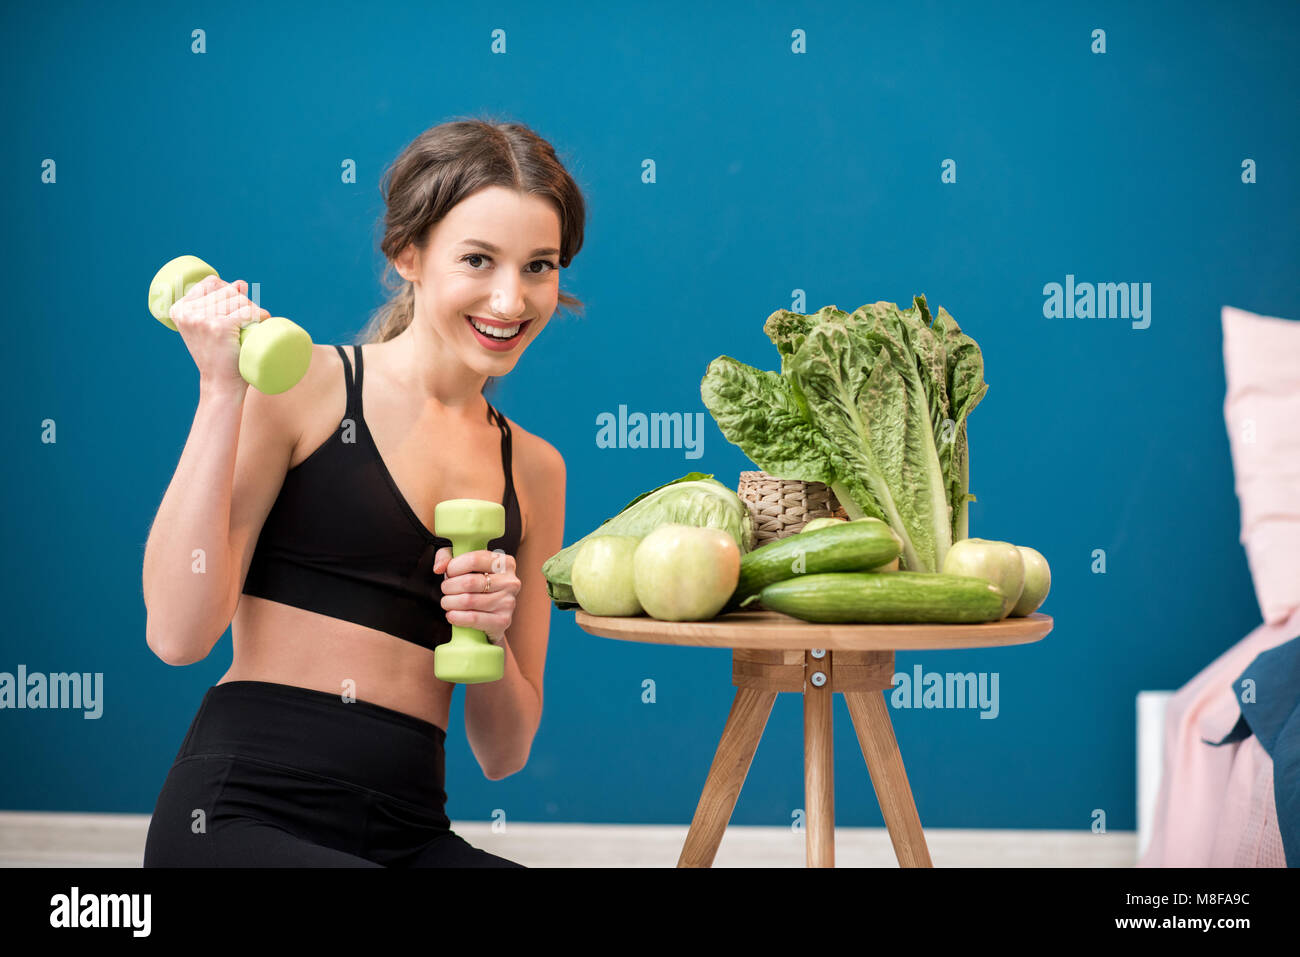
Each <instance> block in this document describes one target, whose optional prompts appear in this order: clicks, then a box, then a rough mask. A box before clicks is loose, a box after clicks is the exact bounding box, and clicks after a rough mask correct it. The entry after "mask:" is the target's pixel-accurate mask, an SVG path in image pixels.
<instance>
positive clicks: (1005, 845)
mask: <svg viewBox="0 0 1300 957" xmlns="http://www.w3.org/2000/svg"><path fill="white" fill-rule="evenodd" d="M148 827H149V815H147V814H45V813H34V812H25V811H4V812H0V867H139V866H140V863H141V860H142V859H143V855H144V839H145V833H146V831H147V830H148ZM452 830H454V831H455V832H456V833H457V834H459V835H460V836H461V837H463V838H465V840H467V841H469V843H471V844H473V845H474V846H475V847H481V848H483V849H484V850H486V851H491V852H492V853H493V854H499V855H501V856H502V857H508V858H510V859H511V860H513V861H518V862H519V863H520V864H525V865H527V866H529V867H675V866H676V865H677V857H678V855H679V854H680V853H681V849H682V844H683V843H684V842H685V840H686V831H687V827H686V825H681V826H641V825H638V826H631V827H627V826H619V825H607V824H516V823H511V824H508V825H507V827H506V830H505V832H497V833H494V832H493V830H492V825H491V824H487V823H481V822H463V823H458V822H456V821H453V822H452ZM925 836H926V842H927V844H928V845H929V848H930V858H931V860H932V861H933V862H934V865H935V866H936V867H1131V866H1133V863H1134V861H1135V860H1136V857H1137V834H1136V832H1134V831H1111V832H1109V833H1106V834H1093V833H1092V832H1091V831H1086V830H1083V831H984V830H952V829H946V828H926V829H925ZM804 864H805V859H804V835H803V833H802V832H799V833H795V832H793V831H791V830H790V829H789V828H778V827H740V826H732V827H728V828H727V833H726V835H725V836H724V837H723V839H722V846H721V847H719V848H718V856H717V857H716V858H715V860H714V866H715V867H803V866H804ZM835 864H836V866H837V867H897V866H898V861H897V859H896V858H895V857H894V849H893V846H892V845H891V844H890V841H889V834H888V832H886V831H885V830H884V829H883V828H848V827H841V828H836V830H835Z"/></svg>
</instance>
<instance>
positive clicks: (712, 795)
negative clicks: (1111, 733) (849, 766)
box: [576, 608, 1052, 867]
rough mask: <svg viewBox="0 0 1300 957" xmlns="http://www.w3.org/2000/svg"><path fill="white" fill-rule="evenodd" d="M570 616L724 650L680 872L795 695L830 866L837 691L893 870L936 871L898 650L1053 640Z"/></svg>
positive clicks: (816, 838) (758, 620) (1021, 624)
mask: <svg viewBox="0 0 1300 957" xmlns="http://www.w3.org/2000/svg"><path fill="white" fill-rule="evenodd" d="M576 615H577V623H578V627H580V628H581V629H582V630H583V631H586V632H588V633H590V634H593V635H600V636H602V637H605V638H618V639H622V640H624V641H646V642H653V643H656V644H662V645H703V646H706V647H710V648H731V649H732V658H731V662H732V663H731V683H732V684H734V685H735V686H736V688H737V691H736V697H735V699H734V700H733V701H732V703H731V713H730V714H729V715H728V716H727V724H726V726H725V727H724V728H723V729H722V740H720V741H719V742H718V750H717V752H716V753H715V754H714V757H713V765H712V767H710V768H709V776H708V778H707V779H706V780H705V782H704V792H703V793H702V794H701V795H700V803H699V805H698V806H697V807H696V808H695V817H694V819H693V820H692V821H691V829H690V831H689V832H688V833H687V835H686V845H685V847H683V848H682V854H681V857H680V858H678V860H677V866H678V867H711V866H712V865H713V858H714V855H716V854H717V852H718V845H719V844H720V843H721V842H722V834H723V831H725V830H726V828H727V822H728V821H730V820H731V814H732V811H734V810H735V807H736V799H737V798H738V797H739V796H740V788H741V786H742V785H743V784H744V783H745V776H746V775H747V774H748V773H749V765H750V763H751V762H752V761H753V759H754V752H755V751H756V750H757V749H758V741H759V738H761V737H762V736H763V729H764V728H765V727H766V726H767V719H768V716H769V715H770V714H771V713H772V705H773V704H774V703H775V701H776V696H777V694H779V693H780V692H782V691H793V692H798V693H800V694H802V695H803V728H804V731H803V735H804V736H803V744H804V795H805V802H806V804H807V807H806V808H805V814H806V820H807V829H808V833H807V862H808V866H809V867H834V866H835V780H834V764H833V754H834V752H833V750H832V747H831V744H832V741H831V701H832V698H831V696H832V695H833V694H834V693H835V692H837V691H838V692H839V693H840V694H842V695H844V701H845V703H846V704H847V705H848V707H849V716H850V717H851V718H852V720H853V727H854V729H855V730H856V731H857V735H858V744H859V746H860V747H861V748H862V756H863V758H864V759H865V760H866V762H867V771H868V773H869V774H870V775H871V783H872V785H873V786H874V787H875V790H876V800H877V801H879V802H880V811H881V814H882V815H883V816H884V819H885V826H886V827H887V828H888V829H889V838H890V840H891V841H893V844H894V854H895V855H896V856H897V858H898V863H899V864H900V865H901V866H902V867H930V866H932V865H931V863H930V851H929V849H928V848H927V847H926V844H925V833H924V832H923V831H922V830H921V820H920V818H919V817H918V816H917V813H916V802H915V801H914V800H913V799H912V789H911V787H910V786H909V785H908V783H907V772H906V771H905V770H904V768H903V759H902V756H901V755H900V754H899V752H898V742H897V741H896V740H895V738H894V726H893V724H892V723H891V722H890V719H889V709H888V707H887V706H886V705H885V698H884V695H883V694H882V692H883V691H884V690H885V689H888V688H892V687H893V676H894V652H895V651H916V650H921V649H931V648H983V647H989V646H994V645H1021V644H1028V643H1029V642H1034V641H1038V640H1040V639H1041V638H1043V637H1045V636H1046V635H1047V633H1048V632H1050V631H1051V630H1052V619H1051V618H1050V617H1048V616H1047V615H1040V614H1037V613H1035V614H1032V615H1029V616H1028V617H1025V618H1004V619H1002V620H1001V621H995V622H987V623H985V624H982V625H818V624H813V623H811V622H806V621H801V620H799V619H798V618H791V617H790V616H789V615H783V614H781V613H779V612H775V611H770V610H768V609H762V608H760V609H755V610H745V611H736V612H731V613H730V614H726V615H722V616H721V617H719V618H715V619H713V620H712V621H689V622H682V621H658V620H656V619H653V618H648V617H646V616H644V615H641V616H637V617H634V618H606V617H600V616H597V615H589V614H587V613H586V612H585V611H582V610H581V609H578V610H577V611H576Z"/></svg>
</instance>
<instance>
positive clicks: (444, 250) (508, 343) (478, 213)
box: [394, 186, 560, 376]
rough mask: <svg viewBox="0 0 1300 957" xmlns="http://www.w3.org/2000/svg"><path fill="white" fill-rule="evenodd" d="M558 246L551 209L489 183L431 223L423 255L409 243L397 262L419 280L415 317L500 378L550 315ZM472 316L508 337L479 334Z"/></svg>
mask: <svg viewBox="0 0 1300 957" xmlns="http://www.w3.org/2000/svg"><path fill="white" fill-rule="evenodd" d="M476 241H477V242H476ZM483 244H487V245H490V246H492V247H495V250H491V249H488V248H486V246H485V245H483ZM559 248H560V217H559V215H558V213H556V211H555V207H554V206H552V205H551V204H550V203H549V202H547V201H546V200H544V199H541V198H539V197H537V196H532V195H528V194H521V193H516V192H515V191H513V190H509V189H505V188H503V187H499V186H490V187H487V188H485V189H482V190H479V191H478V192H477V193H474V194H473V195H471V196H469V197H467V198H465V199H464V200H462V201H461V202H460V203H459V204H457V205H456V206H455V207H453V208H452V210H451V211H450V212H449V213H448V214H447V215H446V216H445V217H444V218H443V219H442V221H441V222H439V223H438V224H437V225H436V226H435V227H434V228H433V230H432V234H431V236H430V238H429V245H428V246H427V247H426V248H425V250H424V252H423V253H420V252H419V251H417V250H416V249H415V247H414V246H408V247H407V248H406V249H405V250H404V251H403V252H402V254H401V255H400V256H399V257H398V258H397V259H396V260H395V262H394V265H395V266H396V267H397V271H398V272H399V273H400V274H401V275H402V277H403V278H405V279H408V280H410V281H411V282H413V283H415V284H416V289H415V310H416V314H415V320H416V321H419V322H426V323H428V324H429V328H431V329H432V330H433V331H434V333H435V334H436V335H437V336H439V337H440V338H441V339H442V340H443V341H444V342H445V343H447V345H448V346H450V347H451V348H452V349H454V350H455V352H456V353H457V355H458V356H459V357H460V358H461V360H462V361H463V362H464V363H465V365H467V366H469V367H470V368H472V369H474V370H475V371H476V372H479V373H481V374H483V375H489V376H500V375H503V374H505V373H506V372H508V371H510V369H512V368H513V367H514V364H515V363H516V362H517V361H518V360H519V356H520V355H522V354H523V351H524V349H526V348H527V347H528V344H529V343H530V342H531V341H532V340H533V339H535V338H536V337H537V336H538V335H539V334H540V333H541V331H542V328H543V327H544V326H545V325H546V323H547V322H548V321H549V320H550V318H551V315H552V314H553V313H554V312H555V307H556V304H557V302H558V301H559V290H560V280H559V262H560V259H559ZM471 316H472V317H474V318H475V319H477V320H479V321H480V323H481V324H482V325H485V326H490V327H491V328H493V329H494V330H498V331H502V332H508V333H512V334H513V337H512V338H509V339H502V338H498V337H495V336H493V335H492V334H490V333H483V332H481V331H478V330H476V329H475V328H474V326H473V325H472V324H471V322H470V319H469V317H471Z"/></svg>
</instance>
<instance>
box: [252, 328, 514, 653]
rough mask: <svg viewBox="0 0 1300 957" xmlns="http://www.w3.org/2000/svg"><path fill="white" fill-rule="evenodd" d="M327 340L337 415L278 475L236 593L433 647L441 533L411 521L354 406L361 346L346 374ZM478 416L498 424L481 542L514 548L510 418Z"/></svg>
mask: <svg viewBox="0 0 1300 957" xmlns="http://www.w3.org/2000/svg"><path fill="white" fill-rule="evenodd" d="M334 348H335V349H337V350H338V353H339V355H340V356H341V357H342V359H343V368H344V374H345V375H346V379H345V382H346V385H347V408H346V410H345V412H344V417H343V421H341V422H340V423H339V427H338V428H337V429H335V430H334V434H333V435H331V436H330V437H329V438H328V439H326V440H325V441H324V442H323V443H322V444H321V445H320V446H319V447H318V448H317V449H316V450H315V451H314V452H312V453H311V455H309V456H307V458H305V459H303V461H301V462H299V463H298V464H297V465H296V466H294V467H293V468H291V469H290V470H289V471H288V473H287V474H286V475H285V478H284V485H283V486H282V487H281V489H280V494H279V497H278V498H277V499H276V500H275V504H274V505H273V506H272V508H271V511H270V513H269V514H268V515H267V517H266V522H265V523H264V524H263V526H262V531H261V534H260V536H259V537H258V539H257V545H256V547H255V548H254V551H253V557H252V559H251V561H250V563H249V566H248V575H247V577H246V578H245V580H244V591H243V593H244V594H245V595H253V596H255V597H258V598H269V599H271V600H272V601H278V602H282V603H283V604H286V605H293V606H294V607H295V608H305V609H307V610H308V611H314V612H318V613H320V614H322V615H329V616H330V617H331V618H339V619H342V620H343V621H350V622H354V623H356V624H359V625H365V626H367V627H369V628H375V629H378V630H379V631H384V632H387V633H388V634H390V635H395V636H396V637H398V638H403V639H405V640H406V641H410V642H413V643H415V644H417V645H421V646H423V647H425V648H433V647H435V646H436V645H440V644H442V643H444V642H446V641H449V640H450V639H451V626H450V625H448V623H447V617H446V614H445V612H444V611H443V608H442V580H443V578H444V577H445V576H444V575H435V574H434V572H433V557H434V554H435V553H436V552H437V550H438V549H439V548H443V547H445V546H450V545H451V542H450V541H449V540H448V539H445V538H439V537H437V536H436V535H434V534H432V533H431V532H430V531H429V530H428V528H426V527H425V525H424V523H423V522H421V521H420V519H419V516H417V515H416V514H415V511H414V509H412V508H411V506H410V503H409V502H407V501H406V499H405V498H404V497H403V496H402V493H401V492H400V491H399V490H398V488H397V483H396V482H395V481H394V480H393V476H392V474H391V473H390V472H389V471H388V467H387V466H386V465H385V464H384V461H383V459H382V458H381V457H380V455H379V449H378V447H377V446H376V445H375V441H374V438H373V437H372V436H371V434H370V429H369V428H368V427H367V426H366V420H365V418H364V416H363V414H362V408H361V382H362V374H363V371H364V369H363V361H362V356H361V346H355V347H354V348H355V351H356V358H357V374H356V381H355V382H354V381H353V378H352V364H351V363H350V362H349V361H348V356H347V353H346V352H345V351H344V350H343V347H342V346H335V347H334ZM488 419H489V420H490V421H495V422H496V424H497V427H498V428H499V429H500V430H501V464H502V467H503V469H504V471H505V477H506V489H505V498H504V500H503V501H502V503H501V504H502V505H504V506H505V510H506V531H505V534H504V535H503V536H502V537H500V538H497V539H493V540H492V541H491V542H489V543H488V546H487V547H488V550H489V551H491V550H495V549H498V548H500V549H502V550H504V551H505V552H506V553H507V554H510V555H514V554H515V553H516V552H517V550H518V548H519V539H520V532H521V527H520V517H519V501H518V499H517V498H516V497H515V483H514V475H513V473H512V471H511V467H510V458H511V443H510V424H509V423H508V422H507V421H506V419H505V416H503V415H501V413H499V412H497V410H496V409H495V408H493V407H492V403H490V402H489V403H488Z"/></svg>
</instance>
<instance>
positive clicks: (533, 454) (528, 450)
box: [502, 413, 564, 487]
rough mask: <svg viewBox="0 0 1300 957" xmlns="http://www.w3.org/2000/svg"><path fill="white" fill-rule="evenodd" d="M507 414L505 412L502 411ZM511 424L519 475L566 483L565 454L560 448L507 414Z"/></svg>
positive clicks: (557, 483)
mask: <svg viewBox="0 0 1300 957" xmlns="http://www.w3.org/2000/svg"><path fill="white" fill-rule="evenodd" d="M502 415H505V413H502ZM505 420H506V422H507V423H509V425H510V435H511V445H512V447H513V448H514V450H515V460H516V462H518V466H517V470H518V473H519V475H521V476H526V477H527V479H528V480H529V481H530V482H542V483H553V484H556V485H558V486H560V487H563V485H564V456H562V455H560V451H559V449H557V448H556V447H555V446H553V445H552V444H551V443H550V442H547V441H546V440H545V439H544V438H542V437H541V436H540V435H536V434H534V433H532V432H529V431H528V430H527V429H525V428H524V427H523V426H521V425H519V423H517V422H516V421H515V420H514V419H512V418H510V417H509V416H505Z"/></svg>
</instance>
